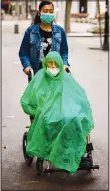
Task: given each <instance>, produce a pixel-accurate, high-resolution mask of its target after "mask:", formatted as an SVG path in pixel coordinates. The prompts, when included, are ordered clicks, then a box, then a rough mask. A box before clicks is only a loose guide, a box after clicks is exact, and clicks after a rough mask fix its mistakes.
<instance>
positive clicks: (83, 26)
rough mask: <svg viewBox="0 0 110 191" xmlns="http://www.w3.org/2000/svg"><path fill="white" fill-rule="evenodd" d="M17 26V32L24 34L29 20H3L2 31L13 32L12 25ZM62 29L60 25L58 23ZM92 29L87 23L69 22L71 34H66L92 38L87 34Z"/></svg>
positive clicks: (29, 22)
mask: <svg viewBox="0 0 110 191" xmlns="http://www.w3.org/2000/svg"><path fill="white" fill-rule="evenodd" d="M15 24H18V25H19V32H20V33H24V31H25V30H26V28H27V27H28V26H30V24H31V20H3V21H2V31H3V32H7V31H8V32H14V25H15ZM58 24H59V25H61V26H62V27H63V24H62V23H58ZM92 27H94V25H93V24H88V23H73V22H71V33H69V34H67V35H68V36H90V37H91V36H94V34H92V33H90V32H87V31H88V30H90V29H91V28H92Z"/></svg>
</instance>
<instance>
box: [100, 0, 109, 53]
mask: <svg viewBox="0 0 110 191" xmlns="http://www.w3.org/2000/svg"><path fill="white" fill-rule="evenodd" d="M105 2H106V10H105V30H104V43H103V47H102V50H109V38H108V37H109V15H108V0H105Z"/></svg>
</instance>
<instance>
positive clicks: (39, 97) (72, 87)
mask: <svg viewBox="0 0 110 191" xmlns="http://www.w3.org/2000/svg"><path fill="white" fill-rule="evenodd" d="M42 66H43V68H42V69H41V70H39V71H38V72H37V73H36V74H35V76H34V77H33V79H32V80H31V81H30V83H29V84H28V85H27V87H26V89H25V91H24V93H23V95H22V97H21V100H20V102H21V106H22V108H23V110H24V112H25V113H26V114H28V115H30V116H33V117H34V119H33V121H32V124H31V126H30V128H29V131H28V135H27V145H26V152H27V154H28V155H29V156H30V157H35V156H37V157H38V158H40V159H43V160H47V161H50V162H51V163H52V164H53V165H54V166H55V167H57V168H59V169H63V170H66V171H68V172H70V173H71V174H72V175H73V174H74V173H75V172H76V171H77V169H78V168H79V166H80V163H81V159H82V157H83V156H84V155H85V153H86V138H87V136H88V135H89V134H90V132H91V130H92V129H93V127H94V122H93V117H92V110H91V107H90V103H89V101H88V98H87V96H86V93H85V91H84V89H83V88H82V87H81V86H80V85H79V84H78V83H77V82H76V81H75V79H74V78H73V77H72V75H70V74H68V73H67V72H66V71H64V67H63V60H62V58H61V56H60V54H59V53H58V52H56V51H52V52H49V53H48V54H47V56H46V57H45V58H44V60H43V63H42Z"/></svg>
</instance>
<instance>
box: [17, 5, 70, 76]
mask: <svg viewBox="0 0 110 191" xmlns="http://www.w3.org/2000/svg"><path fill="white" fill-rule="evenodd" d="M54 19H55V15H54V5H53V3H52V2H50V1H42V2H41V3H40V5H39V12H38V13H37V14H36V17H35V19H34V22H33V24H32V25H31V26H30V27H28V29H27V30H26V32H25V35H24V38H23V41H22V43H21V47H20V50H19V57H20V60H21V63H22V65H23V68H24V72H25V74H27V75H29V72H30V69H31V68H32V69H33V71H34V74H35V73H36V72H37V71H38V70H39V69H41V68H42V60H43V58H44V57H45V56H46V55H47V53H48V52H50V51H57V52H58V53H59V54H60V55H61V57H62V59H63V64H64V69H67V68H68V66H69V64H68V45H67V39H66V34H65V31H64V30H63V28H62V27H61V26H58V25H55V24H53V21H54Z"/></svg>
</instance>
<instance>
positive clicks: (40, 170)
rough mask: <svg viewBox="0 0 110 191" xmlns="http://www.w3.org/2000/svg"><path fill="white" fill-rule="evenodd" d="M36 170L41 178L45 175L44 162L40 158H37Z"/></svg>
mask: <svg viewBox="0 0 110 191" xmlns="http://www.w3.org/2000/svg"><path fill="white" fill-rule="evenodd" d="M36 170H37V175H39V176H40V175H41V174H42V173H43V160H42V159H40V158H37V161H36Z"/></svg>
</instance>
